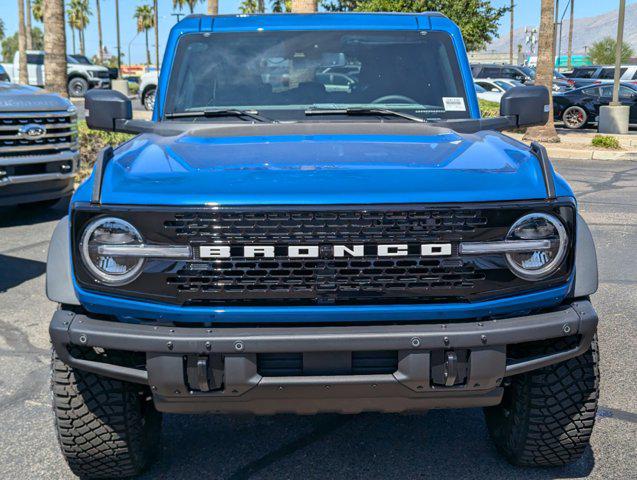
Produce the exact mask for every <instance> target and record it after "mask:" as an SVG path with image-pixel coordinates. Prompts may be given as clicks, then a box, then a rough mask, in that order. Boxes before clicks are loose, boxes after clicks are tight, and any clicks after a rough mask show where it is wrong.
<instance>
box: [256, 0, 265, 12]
mask: <svg viewBox="0 0 637 480" xmlns="http://www.w3.org/2000/svg"><path fill="white" fill-rule="evenodd" d="M257 12H258V13H264V12H265V3H264V2H263V0H257Z"/></svg>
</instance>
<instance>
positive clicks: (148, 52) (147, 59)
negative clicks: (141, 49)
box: [144, 28, 150, 65]
mask: <svg viewBox="0 0 637 480" xmlns="http://www.w3.org/2000/svg"><path fill="white" fill-rule="evenodd" d="M144 33H145V34H146V65H150V49H149V48H148V29H147V28H146V29H144Z"/></svg>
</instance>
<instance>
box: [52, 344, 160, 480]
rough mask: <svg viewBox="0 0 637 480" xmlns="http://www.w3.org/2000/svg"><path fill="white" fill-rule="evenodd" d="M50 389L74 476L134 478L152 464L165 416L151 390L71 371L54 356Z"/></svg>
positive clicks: (64, 447)
mask: <svg viewBox="0 0 637 480" xmlns="http://www.w3.org/2000/svg"><path fill="white" fill-rule="evenodd" d="M93 355H97V354H96V353H94V352H93ZM106 355H108V353H106ZM88 356H90V355H86V357H88ZM51 389H52V391H53V412H54V414H55V426H56V429H57V434H58V441H59V443H60V447H61V449H62V454H63V455H64V457H65V458H66V461H67V462H68V464H69V467H70V468H71V470H72V471H73V473H75V474H76V475H78V476H79V477H81V478H86V479H89V478H122V477H130V476H134V475H138V474H139V473H141V472H142V471H143V470H144V469H145V468H146V467H147V466H148V465H149V464H150V463H151V462H152V461H153V460H154V458H155V457H156V455H157V453H158V451H159V439H160V432H161V414H160V413H159V412H157V410H155V408H154V406H153V404H152V400H150V392H149V390H148V388H146V387H144V386H141V385H135V384H130V383H126V382H121V381H119V380H113V379H110V378H106V377H102V376H99V375H95V374H92V373H87V372H83V371H80V370H76V369H73V368H71V367H69V366H67V365H66V364H65V363H63V362H62V361H61V360H60V359H59V358H58V356H57V355H56V353H55V351H53V353H52V369H51Z"/></svg>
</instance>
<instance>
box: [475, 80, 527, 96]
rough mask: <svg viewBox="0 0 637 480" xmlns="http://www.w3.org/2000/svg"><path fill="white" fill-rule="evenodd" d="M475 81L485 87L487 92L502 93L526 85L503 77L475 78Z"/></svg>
mask: <svg viewBox="0 0 637 480" xmlns="http://www.w3.org/2000/svg"><path fill="white" fill-rule="evenodd" d="M474 83H475V84H476V85H479V86H481V87H482V88H484V89H485V90H486V91H487V92H492V93H501V94H504V92H507V91H508V90H511V89H512V88H513V87H522V86H524V84H522V83H520V82H518V81H517V80H510V79H501V78H496V79H490V78H485V79H480V80H474Z"/></svg>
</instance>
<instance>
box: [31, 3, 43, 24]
mask: <svg viewBox="0 0 637 480" xmlns="http://www.w3.org/2000/svg"><path fill="white" fill-rule="evenodd" d="M31 3H32V6H31V11H32V12H33V18H34V19H35V20H37V21H38V22H40V23H42V21H43V20H44V0H33V1H32V2H31Z"/></svg>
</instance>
